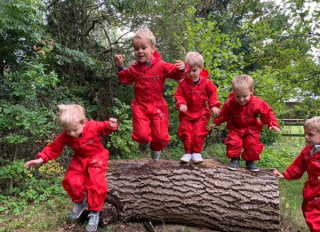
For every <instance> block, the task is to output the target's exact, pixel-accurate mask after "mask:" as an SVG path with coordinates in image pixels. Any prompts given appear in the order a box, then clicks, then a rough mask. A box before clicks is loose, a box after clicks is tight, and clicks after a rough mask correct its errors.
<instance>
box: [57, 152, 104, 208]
mask: <svg viewBox="0 0 320 232" xmlns="http://www.w3.org/2000/svg"><path fill="white" fill-rule="evenodd" d="M108 157H109V152H108V151H105V152H103V153H99V154H97V155H95V156H92V157H85V158H83V157H79V156H73V157H72V160H71V162H70V165H69V168H68V170H67V172H66V175H65V178H64V179H63V181H62V185H63V187H64V189H65V190H66V191H67V193H68V195H69V196H70V198H71V200H72V201H73V202H77V203H79V202H81V201H82V200H83V199H84V198H85V195H87V201H88V205H89V206H88V209H89V210H92V211H101V209H102V206H103V204H104V201H105V197H106V193H107V181H106V178H105V174H106V171H107V164H108ZM86 192H87V194H86Z"/></svg>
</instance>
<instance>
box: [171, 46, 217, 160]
mask: <svg viewBox="0 0 320 232" xmlns="http://www.w3.org/2000/svg"><path fill="white" fill-rule="evenodd" d="M185 63H186V64H187V65H189V71H188V72H187V74H186V77H185V79H183V80H181V81H180V82H179V85H178V88H177V90H176V92H175V94H174V97H175V100H176V107H177V109H178V110H179V119H180V127H179V130H178V135H179V137H180V138H181V139H182V140H183V143H184V151H185V154H184V155H183V156H182V157H181V159H180V160H181V161H182V162H189V161H190V160H192V161H193V162H195V163H200V162H202V161H203V158H202V155H201V151H202V146H203V142H204V140H205V137H206V136H207V134H208V129H207V124H208V122H209V120H210V117H211V114H213V115H214V116H217V115H218V114H219V112H220V109H219V107H220V102H219V101H218V96H217V88H216V86H215V85H214V84H213V83H212V81H211V80H210V79H208V76H209V73H208V71H207V70H205V69H204V68H203V64H204V59H203V57H202V55H200V54H199V53H198V52H189V53H187V55H186V58H185ZM207 102H208V105H209V106H208V105H207Z"/></svg>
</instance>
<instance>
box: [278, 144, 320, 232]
mask: <svg viewBox="0 0 320 232" xmlns="http://www.w3.org/2000/svg"><path fill="white" fill-rule="evenodd" d="M312 148H313V146H310V145H306V146H305V147H304V148H303V149H302V151H301V153H300V154H299V156H297V158H296V159H295V160H294V162H293V163H292V164H291V165H290V166H289V167H288V168H287V170H286V171H284V172H283V175H284V177H285V178H286V179H287V180H293V179H299V178H300V177H302V175H303V173H304V172H305V171H307V173H308V180H307V182H306V183H305V185H304V188H303V202H302V211H303V215H304V217H305V219H306V222H307V224H308V226H309V229H310V231H311V232H319V231H320V182H319V176H320V152H319V151H318V152H316V153H315V154H313V155H311V150H312Z"/></svg>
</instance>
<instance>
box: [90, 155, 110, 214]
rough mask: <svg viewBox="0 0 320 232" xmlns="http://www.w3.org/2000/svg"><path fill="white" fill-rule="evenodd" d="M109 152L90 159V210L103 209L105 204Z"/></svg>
mask: <svg viewBox="0 0 320 232" xmlns="http://www.w3.org/2000/svg"><path fill="white" fill-rule="evenodd" d="M108 158H109V152H108V151H107V150H105V152H103V153H100V154H97V155H95V156H93V157H91V158H90V160H89V161H88V175H89V179H88V181H87V184H86V187H87V199H88V205H89V206H88V210H90V211H98V212H99V211H101V210H102V206H103V204H104V201H105V198H106V194H107V190H108V186H107V180H106V177H105V175H106V172H107V165H108Z"/></svg>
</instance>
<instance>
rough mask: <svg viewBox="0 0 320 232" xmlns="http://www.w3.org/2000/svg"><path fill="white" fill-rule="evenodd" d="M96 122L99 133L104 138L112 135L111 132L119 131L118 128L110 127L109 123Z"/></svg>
mask: <svg viewBox="0 0 320 232" xmlns="http://www.w3.org/2000/svg"><path fill="white" fill-rule="evenodd" d="M95 122H96V127H97V128H98V132H99V133H100V134H102V135H103V136H106V135H107V134H110V133H111V132H113V131H116V130H118V126H116V127H110V122H109V121H103V122H99V121H95Z"/></svg>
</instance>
